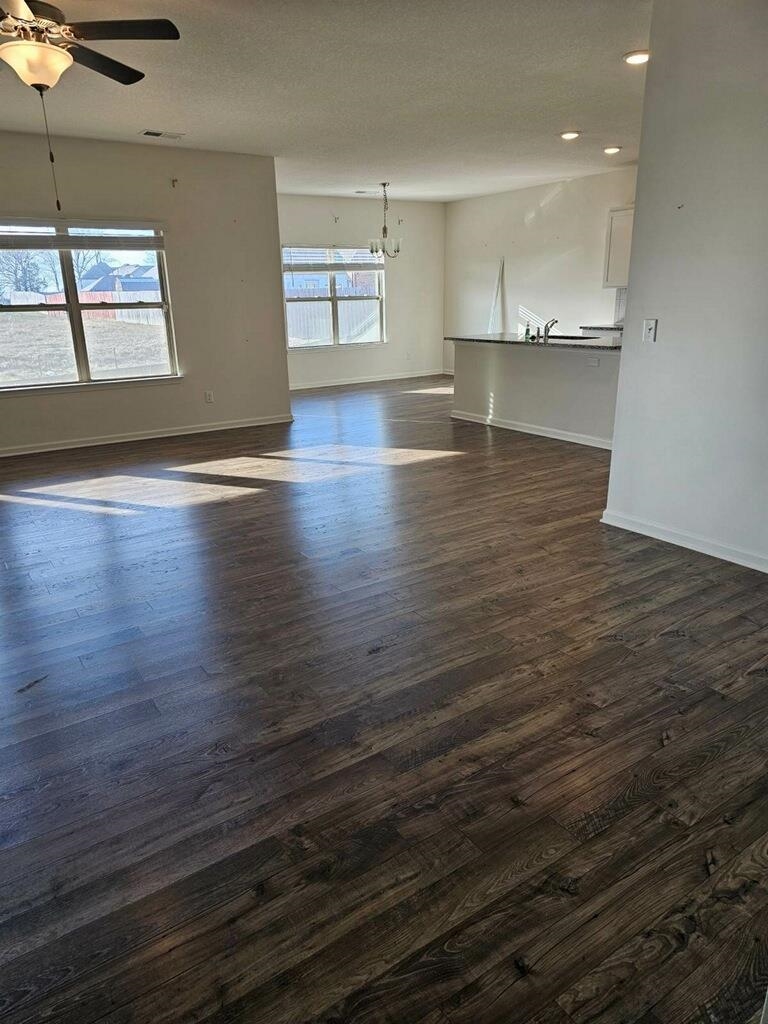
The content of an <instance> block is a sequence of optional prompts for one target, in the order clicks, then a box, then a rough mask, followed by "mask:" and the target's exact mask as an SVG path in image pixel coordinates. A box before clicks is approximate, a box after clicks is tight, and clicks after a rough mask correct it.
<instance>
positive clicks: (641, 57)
mask: <svg viewBox="0 0 768 1024" xmlns="http://www.w3.org/2000/svg"><path fill="white" fill-rule="evenodd" d="M650 59H651V55H650V53H649V52H648V50H630V51H629V53H625V54H624V60H625V61H626V62H627V64H647V63H648V61H649V60H650Z"/></svg>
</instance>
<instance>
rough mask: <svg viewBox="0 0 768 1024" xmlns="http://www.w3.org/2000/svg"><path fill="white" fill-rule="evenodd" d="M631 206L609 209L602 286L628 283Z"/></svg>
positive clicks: (621, 286)
mask: <svg viewBox="0 0 768 1024" xmlns="http://www.w3.org/2000/svg"><path fill="white" fill-rule="evenodd" d="M634 217H635V209H634V207H633V206H627V207H624V208H622V209H620V210H611V211H610V213H609V214H608V231H607V233H606V239H605V268H604V270H603V288H626V287H627V284H628V283H629V253H630V249H631V248H632V223H633V221H634Z"/></svg>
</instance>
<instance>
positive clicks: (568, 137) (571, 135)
mask: <svg viewBox="0 0 768 1024" xmlns="http://www.w3.org/2000/svg"><path fill="white" fill-rule="evenodd" d="M580 135H581V132H561V133H560V138H561V139H565V141H566V142H573V140H574V139H578V137H579V136H580Z"/></svg>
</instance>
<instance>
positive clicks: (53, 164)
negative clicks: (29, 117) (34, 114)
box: [37, 88, 61, 213]
mask: <svg viewBox="0 0 768 1024" xmlns="http://www.w3.org/2000/svg"><path fill="white" fill-rule="evenodd" d="M37 92H38V94H39V96H40V103H41V105H42V108H43V121H44V122H45V138H46V141H47V143H48V159H49V160H50V161H51V177H52V178H53V194H54V195H55V196H56V209H57V210H58V211H59V213H61V200H60V199H59V185H58V182H57V181H56V160H55V159H54V156H53V147H52V145H51V133H50V131H49V129H48V112H47V111H46V109H45V90H43V89H40V88H38V89H37Z"/></svg>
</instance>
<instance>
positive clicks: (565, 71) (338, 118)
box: [0, 0, 651, 199]
mask: <svg viewBox="0 0 768 1024" xmlns="http://www.w3.org/2000/svg"><path fill="white" fill-rule="evenodd" d="M62 2H63V3H64V10H65V13H66V14H67V16H68V17H69V19H70V20H73V21H74V20H91V19H95V18H102V17H103V18H109V17H137V18H138V17H153V16H156V17H160V16H162V17H168V18H171V19H173V20H174V21H175V22H176V24H177V25H178V27H179V29H180V31H181V36H182V38H181V41H180V42H155V43H142V42H121V43H103V44H102V43H99V44H93V46H94V48H95V49H101V50H102V51H103V52H105V53H108V54H110V55H111V56H113V57H116V58H117V59H119V60H123V61H125V62H126V63H129V64H133V65H134V66H136V67H139V68H141V69H142V70H144V71H145V72H146V73H147V78H146V79H145V80H144V81H143V82H141V83H139V84H138V85H134V86H130V87H125V86H120V85H117V84H115V83H113V82H110V81H108V80H107V79H105V78H101V77H100V76H98V75H95V74H94V73H93V72H90V71H86V70H84V69H82V68H78V67H74V68H73V69H71V70H70V71H68V72H66V74H65V75H64V77H63V78H62V80H61V82H60V84H59V85H58V86H57V87H56V89H54V90H53V91H52V92H51V93H50V94H49V98H48V108H49V116H50V120H51V126H52V130H53V131H54V133H55V134H60V135H74V136H83V137H87V138H100V139H119V140H123V141H128V142H136V141H139V133H140V132H141V131H142V130H143V129H145V128H159V129H165V130H170V131H180V132H184V133H185V137H184V139H183V140H182V141H181V142H180V143H168V142H164V141H160V142H149V141H146V144H147V145H155V146H157V145H161V146H166V145H183V146H191V147H195V148H198V149H219V150H229V151H232V152H239V153H261V154H270V155H274V156H276V157H277V158H278V159H277V175H278V187H279V189H280V190H281V191H284V192H303V193H309V194H311V193H315V194H322V195H351V194H353V193H354V192H355V191H356V190H358V189H371V188H375V187H376V185H377V182H379V181H382V180H384V179H388V180H390V181H391V182H392V194H393V195H394V196H396V197H398V196H399V197H400V198H413V199H422V198H424V199H454V198H458V197H462V196H469V195H480V194H483V193H490V192H500V191H503V190H506V189H512V188H523V187H525V186H527V185H533V184H539V183H542V182H546V181H553V180H557V179H560V178H566V177H575V176H579V175H585V174H594V173H598V172H600V171H605V170H609V169H612V168H614V167H618V166H621V165H622V164H626V163H632V162H634V160H635V159H636V158H637V148H638V142H639V133H640V117H641V107H642V93H643V86H644V80H645V72H644V69H642V68H639V69H638V68H630V67H628V66H627V65H626V64H624V63H623V62H622V60H621V55H622V53H624V52H625V51H627V50H631V49H636V48H639V47H641V46H644V45H646V44H647V41H648V27H649V22H650V11H651V0H207V2H206V0H122V2H116V0H62ZM39 120H40V109H39V101H38V99H37V96H36V95H35V94H34V92H33V91H32V90H31V89H28V88H26V87H25V86H23V85H22V84H21V83H20V82H19V81H18V79H17V78H16V77H15V75H14V74H13V72H12V71H11V70H10V69H9V68H7V67H5V65H3V66H2V71H0V128H6V129H14V130H20V131H35V132H36V131H38V130H39ZM570 127H575V128H579V129H582V130H583V131H584V136H583V137H582V138H581V139H580V140H579V141H577V142H575V143H564V142H562V141H561V140H560V138H559V137H558V133H559V132H560V131H562V130H564V129H566V128H570ZM142 141H145V140H142ZM611 143H615V144H617V145H621V146H623V147H624V149H623V151H622V152H621V154H620V155H619V156H618V157H613V158H609V157H607V156H605V155H604V154H603V146H605V145H608V144H611Z"/></svg>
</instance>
